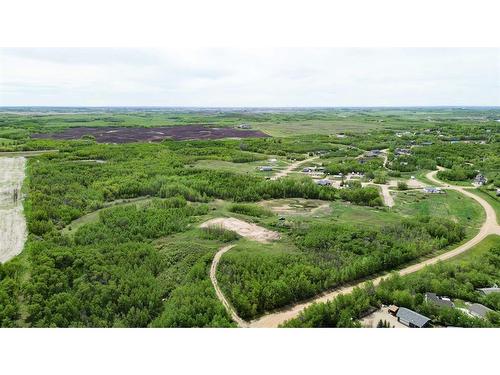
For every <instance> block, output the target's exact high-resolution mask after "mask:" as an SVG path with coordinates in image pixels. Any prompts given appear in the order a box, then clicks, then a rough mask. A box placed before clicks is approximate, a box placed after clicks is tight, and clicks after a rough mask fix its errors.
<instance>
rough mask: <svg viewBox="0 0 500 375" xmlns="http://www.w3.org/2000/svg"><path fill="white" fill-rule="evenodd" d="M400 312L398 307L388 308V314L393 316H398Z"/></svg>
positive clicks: (391, 306)
mask: <svg viewBox="0 0 500 375" xmlns="http://www.w3.org/2000/svg"><path fill="white" fill-rule="evenodd" d="M398 310H399V307H398V306H396V305H390V306H389V307H388V308H387V312H388V313H389V314H391V315H394V316H396V314H397V313H398Z"/></svg>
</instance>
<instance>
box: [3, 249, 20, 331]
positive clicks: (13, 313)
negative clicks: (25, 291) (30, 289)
mask: <svg viewBox="0 0 500 375" xmlns="http://www.w3.org/2000/svg"><path fill="white" fill-rule="evenodd" d="M23 273H24V269H23V266H22V263H21V261H20V260H19V258H15V259H13V260H11V261H9V262H7V263H5V264H2V263H0V327H15V326H16V325H17V320H18V319H19V318H20V314H21V311H20V303H19V302H20V294H21V290H22V286H21V281H22V275H23Z"/></svg>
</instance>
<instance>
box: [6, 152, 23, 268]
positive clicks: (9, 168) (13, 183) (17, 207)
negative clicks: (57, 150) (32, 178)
mask: <svg viewBox="0 0 500 375" xmlns="http://www.w3.org/2000/svg"><path fill="white" fill-rule="evenodd" d="M25 165H26V159H25V158H23V157H15V158H4V157H0V263H4V262H6V261H8V260H9V259H11V258H13V257H14V256H16V255H17V254H19V253H20V252H21V251H22V250H23V247H24V242H25V240H26V221H25V219H24V215H23V205H22V196H21V186H22V183H23V180H24V168H25ZM15 192H16V193H15ZM14 197H16V198H17V199H15V198H14Z"/></svg>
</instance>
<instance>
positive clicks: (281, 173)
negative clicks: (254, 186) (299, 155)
mask: <svg viewBox="0 0 500 375" xmlns="http://www.w3.org/2000/svg"><path fill="white" fill-rule="evenodd" d="M318 158H319V156H313V157H310V158H308V159H304V160H299V161H296V162H294V163H292V164H290V165H289V166H288V167H286V168H285V169H283V170H282V171H279V172H278V173H276V174H275V175H274V176H273V177H272V178H271V179H272V180H277V179H278V178H281V177H286V176H287V175H289V174H290V173H291V172H293V171H295V170H296V169H297V168H298V167H300V166H301V165H302V164H305V163H308V162H310V161H313V160H316V159H318Z"/></svg>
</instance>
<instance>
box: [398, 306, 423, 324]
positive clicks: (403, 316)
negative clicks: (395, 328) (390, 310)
mask: <svg viewBox="0 0 500 375" xmlns="http://www.w3.org/2000/svg"><path fill="white" fill-rule="evenodd" d="M396 317H397V318H398V322H400V323H401V324H404V325H405V326H408V327H410V328H424V327H426V326H428V325H429V322H430V321H431V320H430V319H429V318H428V317H426V316H424V315H421V314H419V313H417V312H415V311H413V310H410V309H407V308H406V307H400V308H399V309H398V312H397V313H396Z"/></svg>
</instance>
